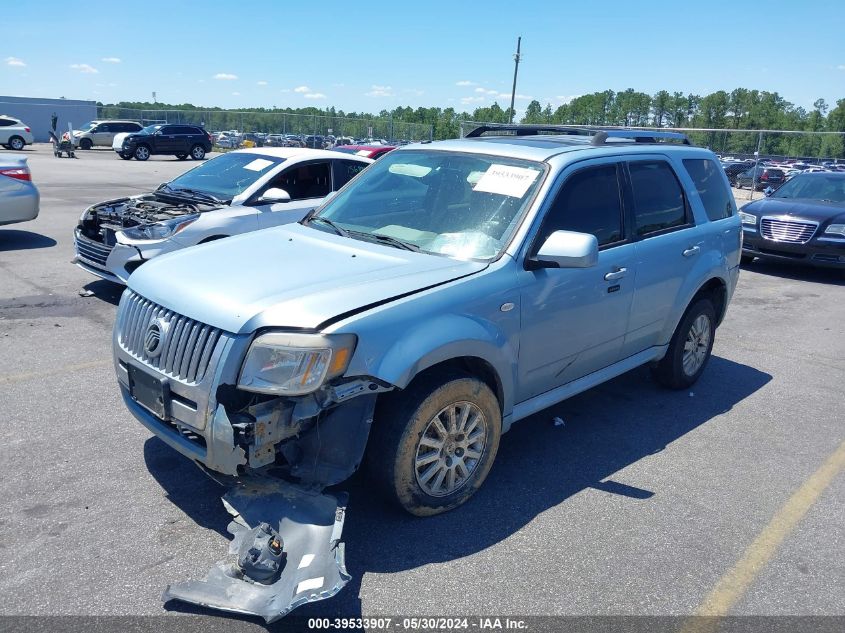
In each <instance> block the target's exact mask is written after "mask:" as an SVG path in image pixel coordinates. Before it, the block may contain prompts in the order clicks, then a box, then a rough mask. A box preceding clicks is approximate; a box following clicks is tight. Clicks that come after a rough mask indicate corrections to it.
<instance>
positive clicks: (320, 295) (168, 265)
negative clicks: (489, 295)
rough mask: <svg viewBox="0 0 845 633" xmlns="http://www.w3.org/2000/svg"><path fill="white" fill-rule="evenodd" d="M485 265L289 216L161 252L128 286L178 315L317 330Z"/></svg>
mask: <svg viewBox="0 0 845 633" xmlns="http://www.w3.org/2000/svg"><path fill="white" fill-rule="evenodd" d="M486 266H487V264H485V263H483V262H473V261H459V260H455V259H451V258H448V257H441V256H437V255H428V254H425V253H416V252H413V251H406V250H401V249H398V248H394V247H392V246H385V245H382V244H373V243H370V242H363V241H360V240H355V239H351V238H346V237H341V236H338V235H334V234H330V233H327V232H324V231H321V230H318V229H314V228H309V227H305V226H302V225H300V224H289V225H286V226H281V227H278V228H273V229H267V230H263V231H256V232H253V233H247V234H244V235H239V236H235V237H230V238H226V239H224V240H217V241H214V242H210V243H208V244H202V245H200V246H196V247H193V248H188V249H184V250H180V251H177V252H175V253H171V254H168V255H164V256H161V257H157V258H155V259H154V260H151V261H149V262H147V263H146V264H144V265H143V266H141V267H140V268H139V269H138V270H137V271H136V272H134V273H133V274H132V276H131V277H130V278H129V283H128V286H129V288H130V289H132V290H133V291H134V292H136V293H138V294H140V295H141V296H143V297H145V298H147V299H149V300H150V301H154V302H156V303H158V304H160V305H162V306H164V307H166V308H169V309H171V310H174V311H176V312H178V313H180V314H183V315H185V316H188V317H191V318H193V319H196V320H198V321H201V322H203V323H207V324H209V325H212V326H214V327H218V328H221V329H223V330H226V331H228V332H235V333H244V332H252V331H254V330H256V329H258V328H262V327H288V328H299V329H315V328H317V327H318V326H319V325H320V324H322V323H324V322H326V321H328V320H330V319H332V318H334V317H337V316H339V315H343V314H348V313H353V312H355V311H357V310H360V309H361V308H364V307H366V306H371V305H373V304H378V303H381V302H384V301H389V300H391V299H395V298H397V297H401V296H404V295H407V294H410V293H414V292H418V291H420V290H424V289H426V288H430V287H432V286H436V285H439V284H442V283H446V282H448V281H452V280H454V279H457V278H459V277H463V276H466V275H471V274H473V273H477V272H479V271H481V270H483V269H484V268H486Z"/></svg>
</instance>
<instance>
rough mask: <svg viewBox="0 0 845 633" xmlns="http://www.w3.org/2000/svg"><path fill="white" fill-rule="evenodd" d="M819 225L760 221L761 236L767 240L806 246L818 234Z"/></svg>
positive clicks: (775, 220) (789, 221) (799, 222)
mask: <svg viewBox="0 0 845 633" xmlns="http://www.w3.org/2000/svg"><path fill="white" fill-rule="evenodd" d="M817 227H818V224H815V223H813V222H801V221H794V220H778V219H776V218H763V219H762V220H760V234H761V235H762V236H763V237H764V238H766V239H767V240H774V241H775V242H791V243H793V244H806V243H807V242H809V241H810V238H811V237H813V234H814V233H815V232H816V228H817Z"/></svg>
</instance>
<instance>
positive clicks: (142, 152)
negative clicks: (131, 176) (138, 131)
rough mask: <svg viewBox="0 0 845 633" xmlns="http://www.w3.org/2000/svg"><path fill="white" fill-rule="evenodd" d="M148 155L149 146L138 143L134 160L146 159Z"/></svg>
mask: <svg viewBox="0 0 845 633" xmlns="http://www.w3.org/2000/svg"><path fill="white" fill-rule="evenodd" d="M149 157H150V148H149V147H147V146H146V145H139V146H138V147H136V148H135V158H136V160H147V159H148V158H149Z"/></svg>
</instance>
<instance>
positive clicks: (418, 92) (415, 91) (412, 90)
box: [402, 88, 425, 97]
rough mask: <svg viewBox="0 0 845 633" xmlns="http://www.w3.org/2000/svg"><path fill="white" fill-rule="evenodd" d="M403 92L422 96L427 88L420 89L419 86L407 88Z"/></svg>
mask: <svg viewBox="0 0 845 633" xmlns="http://www.w3.org/2000/svg"><path fill="white" fill-rule="evenodd" d="M402 92H406V93H408V94H411V95H414V96H417V97H421V96H422V95H424V94H425V90H420V89H419V88H405V90H403V91H402Z"/></svg>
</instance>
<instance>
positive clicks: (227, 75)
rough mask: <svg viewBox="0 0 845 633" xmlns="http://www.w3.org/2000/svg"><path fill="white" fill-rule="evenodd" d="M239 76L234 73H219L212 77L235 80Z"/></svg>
mask: <svg viewBox="0 0 845 633" xmlns="http://www.w3.org/2000/svg"><path fill="white" fill-rule="evenodd" d="M237 78H238V76H237V75H233V74H232V73H217V74H216V75H214V77H212V79H223V80H225V81H233V80H235V79H237Z"/></svg>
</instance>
